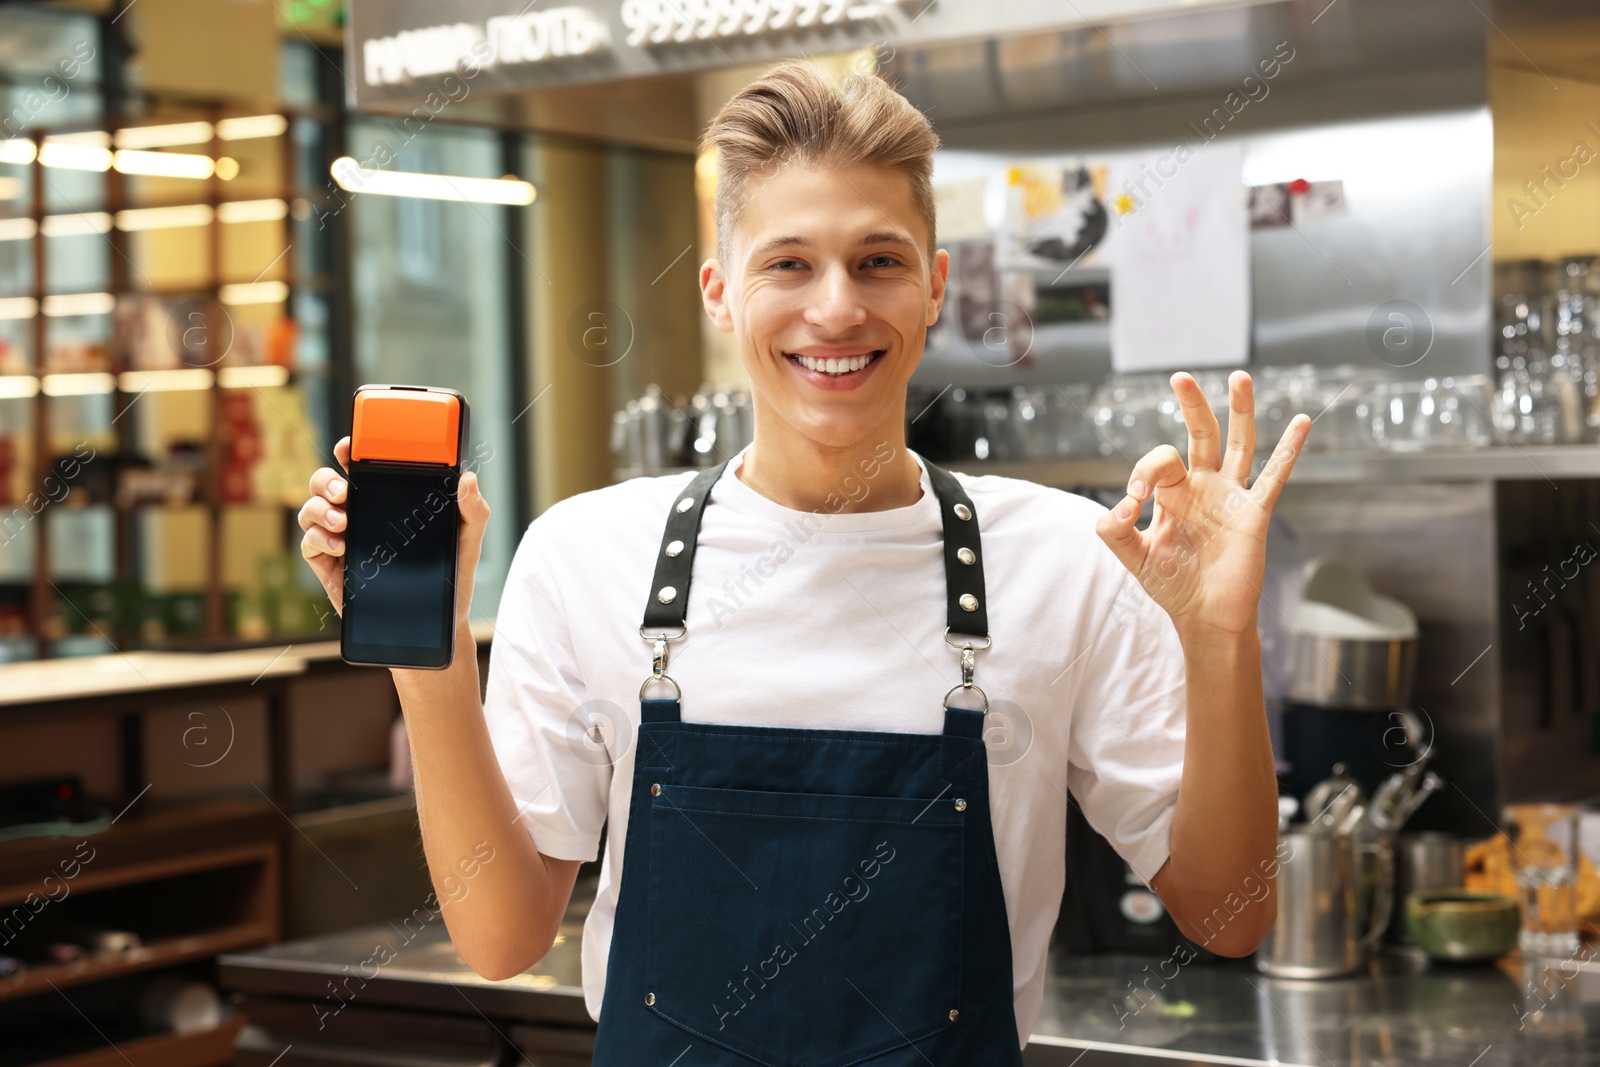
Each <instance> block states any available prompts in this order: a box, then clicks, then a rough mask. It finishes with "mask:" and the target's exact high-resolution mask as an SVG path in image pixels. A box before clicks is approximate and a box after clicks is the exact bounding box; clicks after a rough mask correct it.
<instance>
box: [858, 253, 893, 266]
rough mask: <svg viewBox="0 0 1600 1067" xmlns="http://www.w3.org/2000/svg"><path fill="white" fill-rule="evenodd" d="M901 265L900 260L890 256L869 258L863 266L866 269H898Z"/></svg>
mask: <svg viewBox="0 0 1600 1067" xmlns="http://www.w3.org/2000/svg"><path fill="white" fill-rule="evenodd" d="M899 265H900V261H899V260H898V259H895V258H894V257H893V256H888V255H884V256H868V257H867V261H866V262H865V263H863V264H862V266H864V267H898V266H899Z"/></svg>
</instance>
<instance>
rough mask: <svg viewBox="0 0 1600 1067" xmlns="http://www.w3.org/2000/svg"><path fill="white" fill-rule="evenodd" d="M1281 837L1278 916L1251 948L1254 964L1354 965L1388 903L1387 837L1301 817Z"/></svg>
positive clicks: (1325, 973) (1270, 969)
mask: <svg viewBox="0 0 1600 1067" xmlns="http://www.w3.org/2000/svg"><path fill="white" fill-rule="evenodd" d="M1280 837H1281V838H1282V841H1283V842H1285V843H1287V844H1288V845H1289V846H1290V848H1289V855H1288V858H1286V859H1284V860H1283V861H1281V862H1280V863H1279V864H1278V879H1277V889H1278V921H1277V923H1276V925H1275V926H1274V927H1273V928H1272V932H1271V933H1269V934H1268V935H1267V939H1266V940H1265V941H1264V942H1262V944H1261V947H1260V948H1259V949H1258V950H1257V951H1256V956H1255V959H1256V969H1257V970H1259V971H1261V972H1263V973H1264V974H1269V975H1272V976H1274V977H1277V978H1337V977H1341V976H1343V975H1347V974H1352V973H1354V972H1355V971H1357V970H1360V969H1361V967H1362V966H1363V965H1364V964H1365V962H1366V959H1367V953H1368V951H1369V950H1370V949H1371V948H1372V946H1373V945H1374V944H1376V943H1377V941H1378V939H1379V937H1380V936H1381V935H1382V933H1383V931H1384V929H1385V927H1387V926H1388V925H1389V914H1390V911H1391V910H1392V908H1393V905H1394V894H1393V889H1394V845H1393V841H1392V839H1390V838H1388V837H1380V838H1377V839H1375V840H1368V839H1364V838H1363V837H1362V836H1361V835H1359V834H1355V833H1341V832H1338V831H1337V830H1330V829H1327V828H1325V827H1323V826H1308V825H1306V824H1304V823H1302V824H1300V825H1299V826H1296V827H1291V828H1290V829H1289V830H1287V831H1285V832H1284V833H1283V834H1281V835H1280ZM1280 851H1281V849H1280Z"/></svg>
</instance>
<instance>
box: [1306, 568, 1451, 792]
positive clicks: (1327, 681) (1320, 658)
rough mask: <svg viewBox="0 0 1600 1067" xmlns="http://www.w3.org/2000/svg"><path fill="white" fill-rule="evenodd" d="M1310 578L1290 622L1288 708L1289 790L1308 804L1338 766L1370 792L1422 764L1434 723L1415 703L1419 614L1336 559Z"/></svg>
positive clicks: (1308, 575)
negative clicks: (1321, 783)
mask: <svg viewBox="0 0 1600 1067" xmlns="http://www.w3.org/2000/svg"><path fill="white" fill-rule="evenodd" d="M1304 579H1305V580H1304V585H1303V588H1302V592H1301V596H1300V599H1299V603H1298V604H1297V605H1295V607H1294V609H1293V612H1292V614H1291V617H1290V622H1291V625H1292V628H1293V636H1294V647H1293V651H1292V653H1291V657H1290V660H1291V665H1290V676H1289V691H1288V699H1287V701H1286V702H1285V705H1284V712H1283V748H1284V751H1283V752H1282V753H1281V755H1282V756H1283V758H1284V759H1285V760H1286V761H1287V762H1288V763H1289V774H1288V783H1289V789H1290V791H1291V792H1292V793H1293V794H1294V796H1295V797H1296V798H1297V799H1298V800H1299V801H1300V802H1301V804H1302V806H1303V805H1304V803H1305V800H1306V796H1307V794H1309V793H1310V792H1311V790H1312V788H1313V787H1314V786H1315V785H1316V784H1317V783H1318V782H1320V781H1322V780H1324V779H1326V778H1328V777H1329V776H1330V774H1332V773H1333V768H1334V765H1335V764H1340V763H1342V764H1344V766H1345V767H1346V768H1348V772H1349V774H1350V776H1351V777H1352V778H1354V779H1355V780H1356V781H1357V782H1358V783H1360V785H1361V787H1362V790H1363V791H1364V793H1365V795H1367V796H1371V795H1372V793H1373V791H1374V790H1375V789H1376V788H1377V787H1378V785H1379V783H1380V782H1382V781H1383V779H1385V778H1387V777H1388V776H1389V775H1391V774H1393V773H1394V772H1395V771H1398V770H1401V769H1403V768H1405V767H1408V766H1410V765H1412V764H1414V763H1416V762H1417V761H1418V760H1419V759H1421V758H1423V756H1424V755H1425V754H1426V753H1427V752H1428V751H1429V747H1430V746H1431V744H1432V741H1433V738H1432V736H1431V726H1430V724H1428V723H1427V722H1426V720H1425V718H1424V717H1423V716H1420V715H1418V714H1417V713H1416V711H1415V710H1414V709H1413V708H1412V707H1411V689H1412V683H1413V680H1414V678H1415V674H1416V655H1417V617H1416V614H1415V613H1414V612H1412V611H1411V609H1410V608H1408V607H1406V606H1405V605H1404V604H1402V603H1400V601H1398V600H1395V599H1393V598H1391V597H1386V596H1381V595H1379V594H1378V593H1376V592H1374V591H1373V589H1372V587H1371V586H1370V585H1369V584H1368V583H1367V580H1366V578H1365V577H1364V576H1362V575H1361V574H1360V573H1359V572H1358V571H1356V570H1355V569H1354V568H1352V567H1349V566H1347V565H1346V564H1344V563H1341V562H1339V561H1338V560H1333V559H1328V558H1321V559H1315V560H1312V561H1311V562H1310V563H1308V564H1307V565H1306V567H1305V571H1304Z"/></svg>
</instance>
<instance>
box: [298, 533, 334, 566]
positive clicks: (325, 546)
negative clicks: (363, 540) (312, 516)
mask: <svg viewBox="0 0 1600 1067" xmlns="http://www.w3.org/2000/svg"><path fill="white" fill-rule="evenodd" d="M300 555H301V556H303V557H304V558H305V559H307V560H315V559H316V557H317V556H318V555H324V556H342V555H344V535H343V534H337V533H334V532H333V531H332V530H330V529H328V528H327V527H326V526H312V527H311V528H310V529H308V530H306V532H305V536H304V537H302V538H300Z"/></svg>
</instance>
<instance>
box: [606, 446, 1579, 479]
mask: <svg viewBox="0 0 1600 1067" xmlns="http://www.w3.org/2000/svg"><path fill="white" fill-rule="evenodd" d="M1266 460H1267V457H1266V456H1265V455H1262V456H1257V457H1256V462H1255V473H1260V470H1261V468H1262V466H1263V465H1264V464H1265V463H1266ZM934 462H935V463H937V464H939V466H941V467H944V468H946V469H948V470H957V471H961V472H962V473H963V474H971V475H973V476H975V477H976V476H979V475H984V474H998V475H1000V476H1002V477H1006V478H1021V479H1023V480H1025V481H1030V482H1038V483H1040V484H1041V485H1049V486H1055V487H1057V488H1062V489H1072V488H1079V487H1087V488H1095V489H1118V488H1121V487H1123V486H1125V485H1127V484H1128V476H1129V475H1130V474H1132V473H1133V464H1132V463H1131V462H1129V461H1128V460H1125V459H1123V458H1122V457H1121V456H1118V457H1116V458H1114V459H1106V458H1103V457H1099V456H1096V457H1092V458H1090V457H1084V458H1082V459H1077V458H1073V459H1030V460H974V459H958V460H946V459H937V458H936V459H935V460H934ZM697 469H699V468H694V467H668V468H662V469H659V470H643V469H640V468H616V469H614V470H613V472H612V475H613V478H614V479H615V480H616V481H619V482H620V481H624V480H626V479H628V478H638V477H656V476H660V475H668V474H686V473H688V472H689V471H692V470H697ZM1290 477H1291V482H1292V484H1294V485H1346V484H1352V483H1358V482H1386V483H1389V482H1494V481H1519V480H1521V481H1546V480H1549V481H1553V480H1555V479H1557V478H1600V445H1527V446H1520V447H1519V446H1507V447H1492V448H1466V449H1456V448H1438V449H1424V450H1419V451H1416V452H1384V451H1378V450H1368V451H1363V452H1307V453H1306V454H1304V455H1302V456H1301V457H1300V458H1299V460H1297V461H1296V462H1295V465H1294V473H1293V474H1292V475H1291V476H1290Z"/></svg>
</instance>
